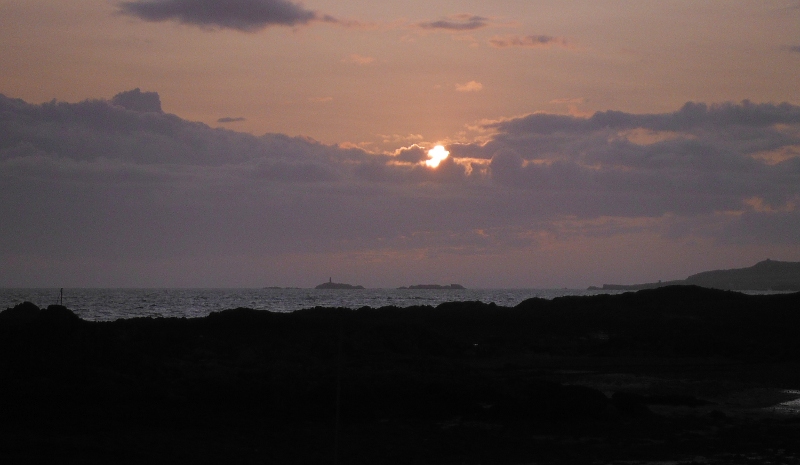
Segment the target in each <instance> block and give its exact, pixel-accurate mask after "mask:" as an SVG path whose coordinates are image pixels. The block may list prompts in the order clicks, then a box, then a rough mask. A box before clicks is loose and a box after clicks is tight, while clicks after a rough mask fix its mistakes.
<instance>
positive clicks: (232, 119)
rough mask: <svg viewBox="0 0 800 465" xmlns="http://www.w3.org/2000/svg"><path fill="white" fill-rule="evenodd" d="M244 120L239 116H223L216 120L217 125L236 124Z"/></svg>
mask: <svg viewBox="0 0 800 465" xmlns="http://www.w3.org/2000/svg"><path fill="white" fill-rule="evenodd" d="M245 120H246V119H245V118H244V117H241V116H237V117H231V116H224V117H222V118H220V119H218V120H217V123H238V122H239V121H245Z"/></svg>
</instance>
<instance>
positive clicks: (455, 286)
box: [398, 284, 464, 289]
mask: <svg viewBox="0 0 800 465" xmlns="http://www.w3.org/2000/svg"><path fill="white" fill-rule="evenodd" d="M398 289H464V286H462V285H461V284H447V285H442V284H414V285H412V286H408V287H405V286H401V287H398Z"/></svg>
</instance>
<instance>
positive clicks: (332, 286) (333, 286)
mask: <svg viewBox="0 0 800 465" xmlns="http://www.w3.org/2000/svg"><path fill="white" fill-rule="evenodd" d="M314 289H364V286H354V285H352V284H344V283H335V282H333V281H328V282H327V283H322V284H319V285H317V286H316V287H314Z"/></svg>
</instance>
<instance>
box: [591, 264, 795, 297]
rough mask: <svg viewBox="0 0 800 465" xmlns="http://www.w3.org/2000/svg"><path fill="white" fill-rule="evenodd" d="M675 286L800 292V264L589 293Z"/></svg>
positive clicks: (721, 272) (609, 286)
mask: <svg viewBox="0 0 800 465" xmlns="http://www.w3.org/2000/svg"><path fill="white" fill-rule="evenodd" d="M673 285H696V286H702V287H708V288H713V289H724V290H730V291H800V262H782V261H777V260H770V259H766V260H764V261H761V262H758V263H756V264H755V265H753V266H751V267H748V268H734V269H731V270H713V271H704V272H702V273H697V274H693V275H691V276H689V277H688V278H686V279H678V280H673V281H663V282H662V281H659V282H657V283H644V284H603V287H596V286H591V287H589V290H604V291H619V290H622V291H638V290H641V289H654V288H657V287H663V286H673Z"/></svg>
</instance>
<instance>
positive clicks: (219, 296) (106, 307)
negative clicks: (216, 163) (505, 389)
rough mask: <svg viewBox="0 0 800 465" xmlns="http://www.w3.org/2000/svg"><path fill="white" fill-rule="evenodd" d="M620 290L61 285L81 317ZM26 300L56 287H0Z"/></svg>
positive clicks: (43, 297) (505, 300) (508, 302)
mask: <svg viewBox="0 0 800 465" xmlns="http://www.w3.org/2000/svg"><path fill="white" fill-rule="evenodd" d="M619 292H620V291H596V290H593V291H589V290H583V289H436V290H433V289H357V290H338V289H337V290H322V289H130V288H123V289H64V300H63V304H64V305H65V306H66V307H67V308H69V309H70V310H72V311H73V312H75V314H76V315H78V316H79V317H81V318H83V319H84V320H89V321H113V320H116V319H119V318H136V317H178V318H181V317H186V318H195V317H204V316H206V315H208V314H209V313H211V312H217V311H221V310H227V309H231V308H237V307H247V308H252V309H256V310H268V311H271V312H293V311H295V310H300V309H304V308H312V307H317V306H319V307H346V308H353V309H356V308H361V307H365V306H366V307H373V308H379V307H384V306H389V305H394V306H397V307H410V306H414V305H431V306H436V305H439V304H441V303H443V302H454V301H475V300H478V301H481V302H484V303H491V302H494V303H495V304H497V305H502V306H509V307H511V306H514V305H517V304H518V303H520V302H522V301H523V300H525V299H528V298H531V297H540V298H544V299H552V298H555V297H560V296H564V295H596V294H615V293H619ZM26 300H27V301H30V302H33V303H35V304H36V305H38V306H39V307H42V308H45V307H47V306H48V305H51V304H57V303H59V289H9V288H7V289H0V311H2V310H4V309H6V308H8V307H13V306H14V305H17V304H19V303H21V302H24V301H26Z"/></svg>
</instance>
